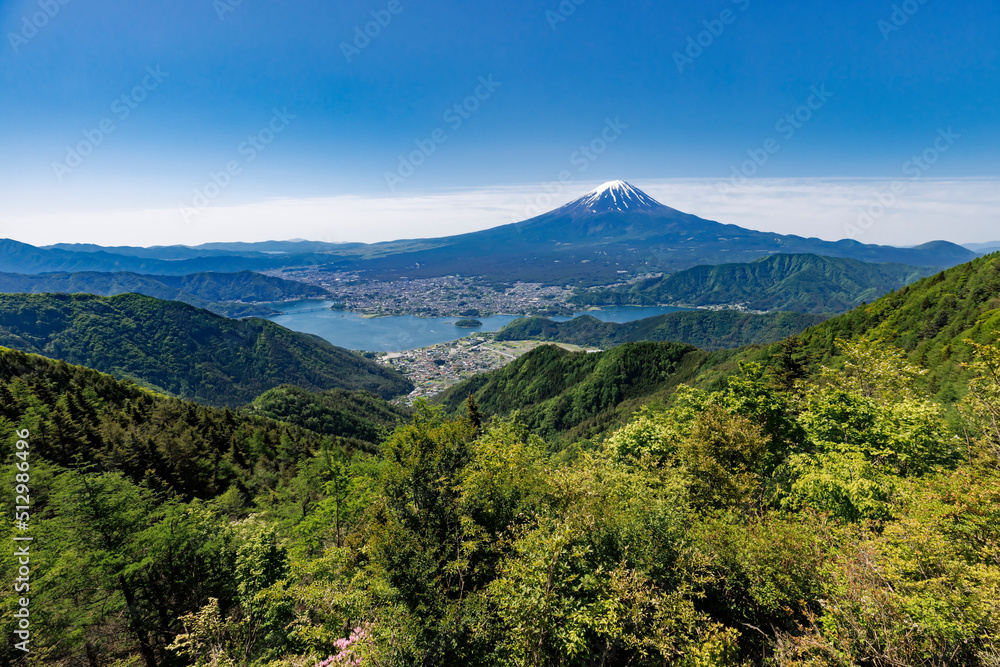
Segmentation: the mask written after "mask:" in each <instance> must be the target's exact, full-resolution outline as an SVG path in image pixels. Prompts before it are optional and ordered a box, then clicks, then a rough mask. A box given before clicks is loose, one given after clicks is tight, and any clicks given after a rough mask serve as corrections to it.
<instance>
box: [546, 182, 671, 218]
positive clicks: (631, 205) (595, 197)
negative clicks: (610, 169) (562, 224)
mask: <svg viewBox="0 0 1000 667" xmlns="http://www.w3.org/2000/svg"><path fill="white" fill-rule="evenodd" d="M664 208H666V207H665V206H664V205H663V204H661V203H660V202H658V201H656V200H655V199H653V198H652V197H650V196H649V195H647V194H646V193H645V192H643V191H642V190H640V189H639V188H637V187H635V186H634V185H631V184H629V183H626V182H625V181H609V182H607V183H605V184H604V185H602V186H600V187H599V188H597V189H595V190H592V191H591V192H589V193H587V194H586V195H584V196H583V197H581V198H580V199H577V200H576V201H574V202H570V203H569V204H566V206H563V207H562V211H563V212H568V213H575V214H581V213H589V214H595V213H609V212H612V211H617V212H621V213H636V212H646V213H652V212H654V211H658V210H662V209H664Z"/></svg>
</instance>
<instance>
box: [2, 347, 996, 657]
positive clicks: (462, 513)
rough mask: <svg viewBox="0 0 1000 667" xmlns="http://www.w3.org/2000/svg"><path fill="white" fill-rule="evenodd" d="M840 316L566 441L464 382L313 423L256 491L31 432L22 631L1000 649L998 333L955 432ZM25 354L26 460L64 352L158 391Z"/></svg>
mask: <svg viewBox="0 0 1000 667" xmlns="http://www.w3.org/2000/svg"><path fill="white" fill-rule="evenodd" d="M837 345H838V350H839V351H840V353H841V354H842V355H843V358H844V360H845V363H844V364H843V365H842V367H841V368H840V369H839V370H838V369H833V368H824V369H822V370H821V371H820V372H819V373H817V374H814V375H812V376H810V377H802V378H799V379H792V378H794V376H796V375H797V374H799V372H800V371H801V369H794V368H793V369H789V368H785V367H784V364H783V361H782V360H781V359H776V360H775V363H774V364H773V365H771V366H770V367H764V366H761V365H758V364H744V366H743V368H742V370H741V372H740V373H739V374H738V375H735V376H733V377H731V378H730V379H729V380H728V382H727V383H726V386H725V388H724V389H722V390H720V391H716V392H711V393H710V392H706V391H703V390H698V389H691V388H682V389H681V390H680V391H678V392H677V393H676V395H675V397H674V399H673V400H672V401H671V402H670V404H669V405H667V406H664V407H659V408H648V409H644V410H642V411H640V412H639V413H638V414H637V415H636V416H635V417H634V419H633V420H632V421H631V422H630V423H629V424H628V425H627V426H625V427H624V428H622V429H620V430H618V431H617V432H616V433H615V434H614V435H613V436H612V437H611V438H610V439H609V440H608V441H607V442H606V444H605V446H604V447H602V448H599V449H595V450H590V451H581V452H580V453H579V455H578V456H577V457H575V458H573V459H571V460H561V459H557V458H554V457H552V456H550V455H549V454H548V453H547V451H546V450H547V447H546V443H545V441H544V440H542V439H541V438H539V437H538V436H537V435H534V434H532V433H531V432H530V430H529V429H528V428H527V427H526V426H525V425H523V424H521V423H519V422H518V421H516V420H494V421H492V422H489V423H483V422H482V420H481V417H480V415H479V411H478V408H477V406H475V404H474V403H473V402H470V403H469V405H468V410H467V415H466V416H465V417H461V418H457V419H449V418H446V417H445V415H444V414H443V413H442V412H440V411H436V410H434V409H431V408H428V407H426V406H424V405H418V409H417V414H416V415H415V416H414V418H413V419H412V421H411V422H410V423H408V424H406V425H403V426H401V427H399V428H397V429H396V431H395V432H394V433H393V434H392V435H391V436H390V437H389V438H388V439H387V440H386V441H385V442H384V443H383V445H382V448H381V452H380V456H379V457H377V458H376V457H371V456H369V455H367V454H364V453H361V452H355V453H353V454H350V453H348V452H347V451H346V450H343V449H341V448H337V447H332V446H330V445H329V444H326V445H321V446H320V447H319V448H318V449H308V448H305V447H298V448H297V451H298V452H299V456H298V457H292V458H284V459H282V463H281V464H280V465H278V466H277V467H274V466H271V469H272V470H277V474H273V476H272V477H271V478H270V480H269V481H268V482H267V483H266V484H263V485H258V486H257V487H256V489H257V490H256V491H255V490H254V489H247V490H246V491H241V490H240V488H239V487H238V488H232V487H231V488H230V489H229V490H228V491H226V492H225V493H222V494H221V495H219V494H218V493H213V492H211V491H206V492H205V494H204V497H202V498H194V499H192V498H191V497H188V496H183V495H176V494H174V493H172V492H171V491H170V489H169V488H167V487H165V486H163V485H161V484H154V483H152V482H151V481H150V480H149V479H147V478H145V477H142V478H140V477H137V476H136V475H134V474H128V473H127V472H123V471H121V470H119V469H118V467H117V466H118V462H117V461H116V460H115V459H113V458H107V459H103V460H101V461H100V463H98V464H97V465H88V464H87V463H86V462H85V461H82V460H81V461H75V462H74V461H65V460H63V461H62V462H54V461H49V460H48V457H49V456H51V455H52V454H53V449H52V447H51V445H50V444H47V443H46V444H43V441H42V440H41V439H40V440H39V442H38V443H37V444H35V443H34V442H32V445H31V450H30V451H31V456H32V457H33V458H32V462H33V463H32V474H31V484H32V489H33V494H34V498H35V500H34V503H35V514H34V518H33V519H32V524H31V525H32V527H31V530H32V534H33V535H34V536H36V542H35V543H34V546H33V549H34V550H33V554H34V555H33V561H32V563H33V566H34V570H33V571H34V575H33V577H34V578H33V579H32V590H31V595H32V600H33V601H32V604H33V607H32V614H33V618H34V619H35V620H36V622H38V624H39V626H40V627H42V628H44V630H43V631H39V632H38V634H37V638H36V640H35V641H36V642H37V643H36V644H34V645H33V653H32V654H31V658H30V659H31V660H35V661H38V662H45V663H58V664H75V663H81V664H88V663H89V664H122V665H124V664H130V665H131V664H141V665H145V666H146V667H155V666H157V665H162V666H168V665H185V664H190V665H206V666H207V665H214V666H220V665H259V666H261V667H263V666H265V665H268V666H273V667H279V666H293V665H294V666H298V665H301V666H303V667H305V666H312V665H318V664H320V663H322V664H323V665H327V666H329V665H393V666H394V665H435V666H438V665H442V666H448V665H462V666H467V665H468V666H478V665H488V666H500V665H534V666H543V665H545V666H547V665H580V666H584V665H593V664H604V665H609V666H616V665H679V666H684V667H695V666H698V667H723V666H726V667H728V666H733V665H780V666H783V667H800V666H806V665H813V666H815V665H826V666H831V667H832V666H837V667H846V666H855V665H857V666H859V667H862V666H876V665H878V666H881V665H928V666H929V665H941V666H944V665H954V666H956V667H957V666H958V665H967V666H972V667H978V666H989V665H995V664H996V659H997V655H998V654H1000V613H998V609H1000V560H998V558H997V555H998V553H1000V514H998V511H1000V510H998V508H1000V491H998V489H1000V486H998V484H997V482H1000V431H998V430H997V427H996V423H997V422H996V419H997V417H998V416H1000V408H998V406H1000V349H998V348H997V347H995V346H992V345H990V346H986V345H982V346H978V347H977V346H974V345H973V346H971V347H972V348H973V351H974V355H973V356H974V359H975V360H974V361H973V363H972V366H971V368H970V369H969V370H970V373H971V374H972V377H973V380H972V381H971V383H970V390H971V393H970V394H969V396H968V398H967V399H966V400H965V401H964V403H963V405H962V414H963V415H964V421H963V423H962V429H961V436H959V435H958V434H957V433H955V432H954V431H953V430H952V429H950V428H949V426H948V424H947V423H946V420H945V419H944V411H943V409H942V408H941V406H939V405H938V404H937V403H935V402H934V401H932V400H931V399H929V398H928V397H927V396H926V395H925V394H924V393H922V392H921V390H920V388H919V385H918V383H917V379H918V378H919V377H920V375H921V374H922V373H923V372H924V371H923V369H920V368H918V367H916V366H914V365H913V364H911V363H910V362H909V361H908V360H907V358H906V356H905V355H904V354H903V353H902V352H901V351H898V350H896V349H894V348H891V347H887V346H885V345H884V344H881V343H879V342H876V341H868V340H866V339H860V340H858V341H855V342H849V341H838V342H837ZM7 356H8V357H9V359H10V361H9V362H8V366H9V365H10V364H15V366H13V367H12V368H14V370H5V374H4V377H5V378H9V379H8V381H7V382H6V383H5V386H9V387H11V391H12V392H13V391H14V390H15V389H16V390H17V391H19V392H21V393H22V394H23V395H25V396H26V399H25V400H26V401H27V402H26V403H22V404H19V405H18V407H17V410H18V412H25V410H29V409H28V408H26V405H28V404H34V406H35V407H34V410H33V411H29V412H26V413H25V416H24V417H20V415H18V414H13V413H9V414H5V415H4V417H3V421H4V424H3V427H4V429H5V432H8V433H10V434H11V436H10V437H8V438H7V439H6V440H5V441H4V447H5V450H6V451H5V452H4V454H5V455H6V457H7V458H6V460H8V461H9V460H11V459H12V457H11V454H12V453H13V451H15V447H14V446H13V440H14V439H15V438H16V436H14V435H13V434H14V430H15V429H17V428H27V429H29V430H30V429H35V428H38V429H39V430H38V431H37V433H43V432H44V430H45V426H44V424H37V421H38V415H39V414H42V413H43V412H45V411H46V410H51V409H52V407H51V404H52V402H53V401H54V402H56V403H59V402H60V401H62V399H61V398H58V396H59V394H58V393H49V394H46V393H45V392H44V391H42V390H41V389H40V385H42V384H44V381H43V379H44V377H45V376H47V375H50V374H51V375H53V376H54V379H53V383H54V384H55V385H56V386H59V387H62V386H64V385H66V383H67V382H70V381H69V380H67V379H66V377H76V378H77V379H76V382H77V384H78V385H80V386H82V387H83V386H89V385H94V386H95V387H96V388H95V389H94V390H93V391H92V392H91V395H90V396H86V397H84V400H87V401H89V403H90V404H91V405H99V404H100V403H101V401H108V403H106V404H105V405H104V406H103V408H100V409H102V410H103V412H102V414H103V415H104V417H105V418H106V417H108V416H110V415H113V414H114V411H113V410H112V409H111V406H112V405H124V406H125V408H124V409H125V410H128V409H129V408H128V401H129V400H134V399H122V398H114V395H115V393H116V392H117V393H120V394H122V395H129V396H143V395H147V394H145V392H143V391H142V390H139V389H136V388H134V387H129V386H128V385H125V384H122V383H120V382H117V381H114V380H112V379H110V378H107V377H106V376H99V375H97V374H93V373H92V372H90V371H84V370H82V369H74V368H70V367H66V366H65V365H62V364H52V363H51V362H47V361H44V360H39V359H37V358H34V357H27V356H25V355H20V354H19V353H7ZM17 364H19V366H17ZM25 378H27V380H25ZM25 382H29V383H30V382H35V385H29V386H32V387H33V388H31V389H30V391H27V390H26V388H25ZM60 383H62V384H60ZM151 400H158V401H166V402H174V403H180V402H179V401H175V400H174V399H155V398H154V399H151ZM94 409H96V408H94ZM10 414H13V416H9V415H10ZM211 414H213V415H219V416H222V417H223V418H225V417H224V413H220V412H218V411H215V412H212V413H211ZM237 421H239V420H238V419H237ZM77 422H78V423H80V424H93V423H94V419H93V417H88V416H87V413H86V412H83V413H80V415H79V416H78V417H77ZM36 424H37V425H36ZM288 428H290V427H288ZM35 432H36V431H33V433H35ZM289 436H291V438H292V441H293V442H294V441H295V440H297V438H300V437H301V438H309V437H311V436H309V435H308V434H307V433H306V432H304V431H303V432H298V433H297V434H296V433H295V432H291V431H290V432H289ZM34 437H35V436H34V435H33V436H32V438H31V440H32V441H34ZM56 453H58V450H56ZM276 454H277V452H276ZM15 460H16V459H15ZM265 461H266V457H265V458H264V459H262V460H261V461H260V462H259V463H258V466H264V465H266V463H265ZM5 474H14V469H13V466H11V465H8V466H6V470H5ZM217 490H221V488H218V487H217ZM0 493H3V494H5V495H4V502H5V503H6V502H12V501H13V499H12V497H8V496H9V495H10V494H11V489H10V488H9V487H8V486H5V487H4V488H3V490H2V491H0ZM9 532H10V527H9V524H7V523H5V524H4V525H3V527H2V528H0V539H8V540H9V537H10V534H9ZM0 559H2V560H3V572H4V573H13V572H14V570H15V568H14V565H13V563H14V558H13V556H11V555H10V554H9V553H7V552H4V553H3V554H0ZM34 559H37V560H34ZM12 576H13V575H12V574H5V579H7V580H9V579H10V578H11V577H12ZM3 583H4V584H5V585H6V584H8V583H9V581H4V582H3ZM6 590H10V589H9V587H7V588H6ZM3 604H4V605H6V609H7V610H10V609H12V608H13V606H12V605H13V600H11V599H10V597H9V596H8V597H6V598H5V599H4V602H3ZM4 619H5V620H4V625H5V627H4V628H3V630H4V631H5V632H9V630H10V629H11V623H12V622H13V618H12V617H11V615H10V614H9V613H5V614H4ZM2 650H3V651H5V653H4V655H3V656H2V657H3V659H4V660H7V661H16V660H18V658H21V660H20V663H24V664H28V663H27V662H25V660H24V659H23V657H22V656H19V655H17V654H15V653H14V652H13V650H12V649H11V648H10V645H9V644H7V645H5V646H4V647H3V649H2Z"/></svg>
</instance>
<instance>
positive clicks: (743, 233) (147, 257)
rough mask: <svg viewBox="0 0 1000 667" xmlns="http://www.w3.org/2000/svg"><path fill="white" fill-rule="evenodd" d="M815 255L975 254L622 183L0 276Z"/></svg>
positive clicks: (71, 258)
mask: <svg viewBox="0 0 1000 667" xmlns="http://www.w3.org/2000/svg"><path fill="white" fill-rule="evenodd" d="M775 253H784V254H800V253H814V254H817V255H824V256H828V257H847V258H852V259H858V260H862V261H866V262H896V263H901V264H908V265H911V266H929V267H936V268H944V267H949V266H954V265H956V264H960V263H962V262H966V261H969V260H971V259H973V258H974V257H975V256H976V253H975V252H973V251H971V250H969V249H968V248H963V247H961V246H958V245H955V244H954V243H949V242H947V241H933V242H930V243H925V244H924V245H921V246H917V247H915V248H896V247H892V246H877V245H866V244H863V243H859V242H857V241H853V240H844V241H836V242H833V241H823V240H821V239H818V238H804V237H801V236H793V235H781V234H774V233H770V232H760V231H754V230H749V229H744V228H742V227H737V226H736V225H726V224H722V223H718V222H713V221H710V220H705V219H703V218H699V217H697V216H694V215H690V214H688V213H682V212H681V211H677V210H675V209H672V208H670V207H668V206H664V205H663V204H661V203H659V202H657V201H656V200H655V199H653V198H652V197H650V196H649V195H647V194H645V193H643V192H642V191H641V190H639V189H638V188H635V187H633V186H631V185H629V184H628V183H625V182H623V181H613V182H610V183H606V184H604V185H602V186H601V187H599V188H597V189H596V190H594V191H592V192H591V193H589V194H587V195H585V196H584V197H581V198H580V199H578V200H576V201H573V202H570V203H569V204H566V205H565V206H562V207H560V208H558V209H556V210H554V211H551V212H549V213H546V214H544V215H540V216H538V217H535V218H532V219H530V220H525V221H524V222H519V223H515V224H510V225H504V226H501V227H495V228H493V229H487V230H485V231H480V232H474V233H470V234H461V235H457V236H449V237H444V238H425V239H411V240H400V241H392V242H387V243H376V244H371V245H364V244H357V243H354V244H326V243H314V242H294V241H289V242H276V241H272V242H267V243H264V244H254V243H249V244H241V243H220V244H209V245H206V246H199V247H196V248H189V247H187V246H164V247H157V248H145V249H137V248H128V247H118V248H101V247H99V246H93V245H83V246H79V245H58V246H51V247H48V248H35V247H33V246H30V245H27V244H24V243H18V242H16V241H11V240H2V241H0V271H7V272H14V273H28V274H34V273H44V272H53V271H63V272H66V271H129V272H136V273H147V274H160V275H184V274H189V273H198V272H202V271H216V272H235V271H245V270H250V271H262V270H267V269H276V268H287V267H292V266H316V265H324V266H328V267H330V268H338V269H350V270H356V271H363V272H365V275H366V276H367V277H372V278H381V279H385V278H399V277H404V276H405V277H411V278H422V277H438V276H446V275H455V274H460V275H465V276H482V277H485V278H488V279H492V280H496V281H499V282H509V281H512V280H522V281H529V282H545V283H550V284H567V283H572V284H581V283H582V284H587V285H601V284H605V285H606V284H611V283H614V282H618V279H619V278H620V276H621V275H622V273H633V274H641V273H654V272H662V273H675V272H677V271H681V270H684V269H688V268H691V267H694V266H698V265H701V264H723V263H734V262H752V261H754V260H756V259H759V258H761V257H763V256H766V255H772V254H775Z"/></svg>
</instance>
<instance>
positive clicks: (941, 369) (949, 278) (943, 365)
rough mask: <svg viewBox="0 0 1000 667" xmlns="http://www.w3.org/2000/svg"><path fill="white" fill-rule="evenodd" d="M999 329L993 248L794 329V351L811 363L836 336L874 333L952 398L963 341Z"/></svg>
mask: <svg viewBox="0 0 1000 667" xmlns="http://www.w3.org/2000/svg"><path fill="white" fill-rule="evenodd" d="M998 329H1000V253H995V254H992V255H987V256H985V257H981V258H979V259H976V260H973V261H972V262H969V263H968V264H962V265H960V266H956V267H954V268H952V269H948V270H947V271H943V272H941V273H938V274H936V275H934V276H931V277H929V278H925V279H923V280H920V281H918V282H916V283H913V284H912V285H908V286H907V287H904V288H902V289H900V290H899V291H897V292H895V293H893V294H889V295H886V296H885V297H883V298H881V299H879V300H878V301H876V302H875V303H872V304H870V305H867V306H863V307H860V308H855V309H854V310H852V311H851V312H849V313H845V314H843V315H840V316H838V317H835V318H832V319H830V320H828V321H826V322H824V323H823V324H820V325H818V326H816V327H813V328H810V329H808V330H807V331H805V332H803V333H802V334H801V335H799V336H796V340H797V341H798V343H797V348H798V351H797V352H796V354H797V355H799V356H800V357H801V358H803V359H805V360H807V361H808V363H810V364H812V366H813V367H815V366H816V365H817V364H819V363H831V362H833V361H835V358H836V356H837V354H836V343H835V341H836V339H837V338H846V339H851V338H857V337H860V336H867V337H870V338H873V339H875V338H881V339H884V340H885V341H887V342H888V343H891V344H892V345H895V346H897V347H899V348H901V349H903V350H905V351H906V353H907V355H908V356H909V358H910V360H911V361H912V362H913V363H916V364H918V365H920V366H921V367H923V368H925V369H926V370H927V373H926V375H925V377H924V379H923V380H922V382H923V383H924V384H925V385H926V387H927V389H928V390H929V391H930V392H932V393H933V394H935V395H936V396H937V397H938V398H939V399H940V400H942V401H944V402H946V403H951V402H953V401H955V400H957V399H959V398H961V397H962V396H964V395H965V393H966V391H967V379H968V372H967V371H966V370H965V369H964V368H963V364H966V363H968V362H969V361H971V360H972V357H973V348H972V347H971V346H970V345H968V344H966V343H965V340H966V339H971V340H973V341H975V342H977V343H982V344H992V343H993V342H994V340H995V338H994V334H995V332H996V331H997V330H998ZM780 351H781V348H780V346H779V345H771V346H767V347H765V348H764V349H762V350H753V349H750V350H745V351H743V352H741V353H740V354H738V355H735V356H734V357H733V359H732V360H731V362H729V363H728V364H724V365H722V366H720V368H719V369H715V371H710V372H709V373H708V374H707V375H706V379H708V378H712V379H718V378H719V377H720V373H721V374H722V375H724V374H726V373H732V372H734V371H735V369H736V365H737V364H738V363H739V362H741V361H745V360H754V361H761V360H764V359H767V358H769V357H771V356H774V355H776V354H779V353H780Z"/></svg>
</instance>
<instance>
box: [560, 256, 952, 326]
mask: <svg viewBox="0 0 1000 667" xmlns="http://www.w3.org/2000/svg"><path fill="white" fill-rule="evenodd" d="M935 271H936V269H926V268H919V267H916V266H907V265H906V264H869V263H866V262H861V261H858V260H856V259H846V258H841V257H821V256H819V255H782V254H779V255H770V256H768V257H763V258H761V259H759V260H757V261H755V262H750V263H747V264H719V265H714V266H712V265H704V266H696V267H694V268H692V269H688V270H686V271H680V272H678V273H675V274H673V275H669V276H663V277H660V278H652V279H649V280H644V281H642V282H639V283H637V284H635V285H632V286H629V287H622V288H616V289H607V290H596V291H591V292H584V293H582V294H579V295H577V296H575V297H574V298H573V301H574V302H575V303H578V304H582V305H590V306H604V305H614V306H622V305H638V306H655V305H660V304H666V305H673V304H683V305H687V306H740V307H743V308H747V309H749V310H764V311H790V312H796V313H842V312H844V311H847V310H850V309H851V308H854V307H855V306H860V305H861V304H863V303H870V302H872V301H874V300H876V299H877V298H879V297H880V296H882V295H883V294H887V293H889V292H891V291H893V290H896V289H899V288H900V287H903V286H904V285H907V284H909V283H912V282H913V281H915V280H918V279H920V278H923V277H925V276H928V275H930V274H932V273H934V272H935ZM692 342H693V341H692ZM754 342H756V341H754Z"/></svg>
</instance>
